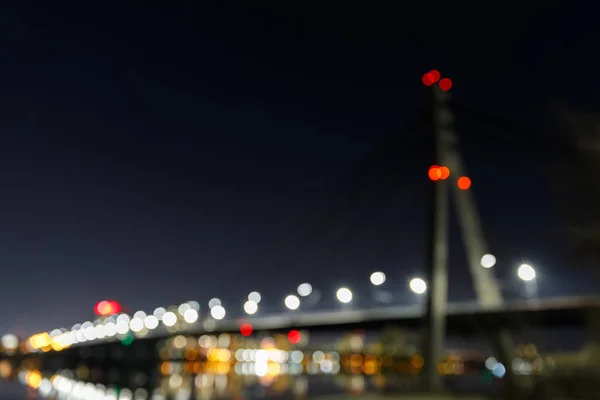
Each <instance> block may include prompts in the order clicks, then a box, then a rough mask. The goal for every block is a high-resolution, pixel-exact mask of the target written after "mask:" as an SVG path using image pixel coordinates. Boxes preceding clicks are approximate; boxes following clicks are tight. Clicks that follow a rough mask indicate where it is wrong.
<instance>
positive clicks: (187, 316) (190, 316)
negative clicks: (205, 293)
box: [183, 308, 198, 324]
mask: <svg viewBox="0 0 600 400" xmlns="http://www.w3.org/2000/svg"><path fill="white" fill-rule="evenodd" d="M183 319H184V320H185V322H187V323H188V324H193V323H194V322H196V321H198V311H196V310H194V309H193V308H190V309H188V310H186V311H185V312H184V313H183Z"/></svg>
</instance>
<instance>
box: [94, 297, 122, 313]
mask: <svg viewBox="0 0 600 400" xmlns="http://www.w3.org/2000/svg"><path fill="white" fill-rule="evenodd" d="M94 312H95V313H96V315H98V316H100V317H107V316H109V315H114V314H118V313H120V312H121V304H119V303H118V302H116V301H114V300H102V301H100V302H98V303H97V304H96V306H95V307H94Z"/></svg>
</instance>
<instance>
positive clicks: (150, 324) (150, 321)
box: [144, 315, 158, 330]
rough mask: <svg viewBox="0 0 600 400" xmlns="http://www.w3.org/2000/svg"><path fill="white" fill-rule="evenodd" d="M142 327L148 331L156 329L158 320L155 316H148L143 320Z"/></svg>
mask: <svg viewBox="0 0 600 400" xmlns="http://www.w3.org/2000/svg"><path fill="white" fill-rule="evenodd" d="M144 325H146V328H148V329H150V330H152V329H156V328H157V327H158V318H156V316H155V315H148V316H147V317H146V318H144Z"/></svg>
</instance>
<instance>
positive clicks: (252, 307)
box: [244, 300, 258, 315]
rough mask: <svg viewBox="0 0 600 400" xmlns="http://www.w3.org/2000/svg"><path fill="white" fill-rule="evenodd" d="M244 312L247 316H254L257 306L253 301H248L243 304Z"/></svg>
mask: <svg viewBox="0 0 600 400" xmlns="http://www.w3.org/2000/svg"><path fill="white" fill-rule="evenodd" d="M244 311H245V312H246V314H248V315H252V314H256V312H257V311H258V304H257V303H256V302H255V301H252V300H248V301H247V302H245V303H244Z"/></svg>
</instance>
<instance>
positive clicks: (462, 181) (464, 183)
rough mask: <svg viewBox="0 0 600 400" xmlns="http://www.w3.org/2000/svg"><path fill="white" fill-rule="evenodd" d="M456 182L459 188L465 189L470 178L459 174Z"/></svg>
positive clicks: (469, 183)
mask: <svg viewBox="0 0 600 400" xmlns="http://www.w3.org/2000/svg"><path fill="white" fill-rule="evenodd" d="M456 183H457V184H458V188H459V189H461V190H467V189H469V188H470V187H471V179H470V178H468V177H466V176H461V177H460V178H458V181H457V182H456Z"/></svg>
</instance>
